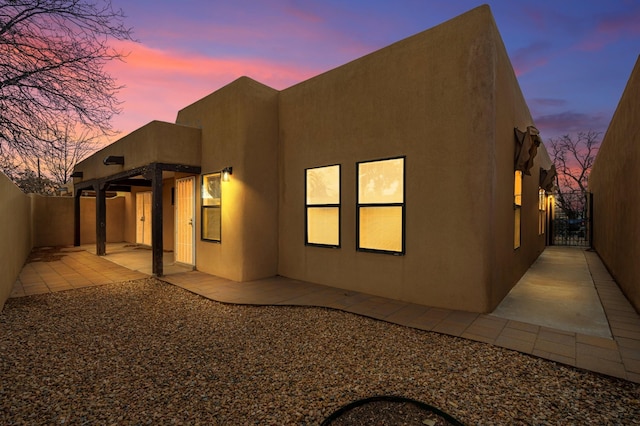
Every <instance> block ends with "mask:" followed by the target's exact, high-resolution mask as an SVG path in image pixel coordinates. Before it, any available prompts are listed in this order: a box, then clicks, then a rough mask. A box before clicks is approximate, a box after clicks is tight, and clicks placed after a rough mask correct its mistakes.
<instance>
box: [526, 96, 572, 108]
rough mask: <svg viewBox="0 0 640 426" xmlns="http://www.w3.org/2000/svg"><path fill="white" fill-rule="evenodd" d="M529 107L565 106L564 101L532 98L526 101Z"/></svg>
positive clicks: (565, 101)
mask: <svg viewBox="0 0 640 426" xmlns="http://www.w3.org/2000/svg"><path fill="white" fill-rule="evenodd" d="M528 102H529V104H530V105H533V106H540V107H561V106H565V105H567V100H566V99H555V98H533V99H529V100H528Z"/></svg>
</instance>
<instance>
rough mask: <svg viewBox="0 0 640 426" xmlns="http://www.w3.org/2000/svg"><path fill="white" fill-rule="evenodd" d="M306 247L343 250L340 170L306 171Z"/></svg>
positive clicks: (335, 167)
mask: <svg viewBox="0 0 640 426" xmlns="http://www.w3.org/2000/svg"><path fill="white" fill-rule="evenodd" d="M305 181H306V182H305V185H306V197H305V198H306V203H305V204H306V232H305V244H307V245H316V246H322V247H340V166H339V165H335V166H326V167H315V168H312V169H307V170H306V171H305Z"/></svg>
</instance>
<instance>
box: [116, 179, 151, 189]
mask: <svg viewBox="0 0 640 426" xmlns="http://www.w3.org/2000/svg"><path fill="white" fill-rule="evenodd" d="M110 182H111V184H113V185H126V186H145V187H151V181H150V180H146V179H118V180H113V181H110Z"/></svg>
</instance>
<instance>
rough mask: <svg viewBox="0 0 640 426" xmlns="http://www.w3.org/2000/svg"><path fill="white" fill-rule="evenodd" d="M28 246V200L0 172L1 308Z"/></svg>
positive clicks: (29, 204) (29, 201) (30, 236)
mask: <svg viewBox="0 0 640 426" xmlns="http://www.w3.org/2000/svg"><path fill="white" fill-rule="evenodd" d="M31 248H32V234H31V199H30V198H29V196H28V195H26V194H24V193H23V192H22V191H21V190H20V189H19V188H18V187H17V186H16V185H14V184H13V182H11V180H9V178H7V177H6V176H5V175H4V174H2V173H0V310H2V308H3V307H4V303H5V302H6V301H7V299H8V298H9V295H10V294H11V290H13V284H14V283H15V281H16V278H17V277H18V274H20V271H21V270H22V266H23V265H24V262H25V261H26V260H27V257H28V256H29V253H30V252H31Z"/></svg>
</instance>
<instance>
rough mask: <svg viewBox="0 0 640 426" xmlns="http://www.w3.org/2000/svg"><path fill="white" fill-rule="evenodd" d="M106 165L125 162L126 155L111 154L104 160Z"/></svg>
mask: <svg viewBox="0 0 640 426" xmlns="http://www.w3.org/2000/svg"><path fill="white" fill-rule="evenodd" d="M102 162H103V163H104V165H105V166H113V165H115V164H124V157H123V156H122V155H109V156H108V157H106V158H105V159H104V160H102Z"/></svg>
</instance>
